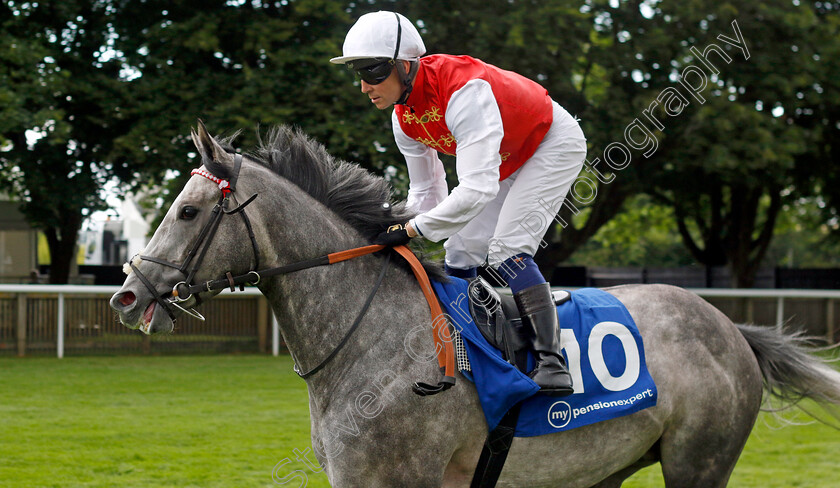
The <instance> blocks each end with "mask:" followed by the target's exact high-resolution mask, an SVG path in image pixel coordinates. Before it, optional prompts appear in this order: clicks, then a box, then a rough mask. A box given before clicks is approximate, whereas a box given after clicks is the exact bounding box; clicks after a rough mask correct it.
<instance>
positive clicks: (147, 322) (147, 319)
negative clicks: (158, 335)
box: [140, 301, 157, 335]
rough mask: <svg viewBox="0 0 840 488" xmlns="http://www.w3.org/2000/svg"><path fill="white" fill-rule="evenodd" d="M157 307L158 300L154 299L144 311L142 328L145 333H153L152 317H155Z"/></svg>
mask: <svg viewBox="0 0 840 488" xmlns="http://www.w3.org/2000/svg"><path fill="white" fill-rule="evenodd" d="M155 308H157V302H154V301H152V302H151V303H149V306H148V307H146V311H145V312H143V320H142V322H141V323H140V330H142V331H143V333H144V334H147V335H148V334H151V328H152V319H153V318H154V317H155Z"/></svg>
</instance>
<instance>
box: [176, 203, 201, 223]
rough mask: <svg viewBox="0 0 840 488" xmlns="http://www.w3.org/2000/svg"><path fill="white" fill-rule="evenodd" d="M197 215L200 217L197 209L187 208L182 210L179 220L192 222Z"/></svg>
mask: <svg viewBox="0 0 840 488" xmlns="http://www.w3.org/2000/svg"><path fill="white" fill-rule="evenodd" d="M196 215H198V209H197V208H195V207H190V206H186V207H184V208H182V209H181V213H180V214H179V215H178V218H179V219H182V220H192V219H194V218H195V216H196Z"/></svg>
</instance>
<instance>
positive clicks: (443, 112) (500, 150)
mask: <svg viewBox="0 0 840 488" xmlns="http://www.w3.org/2000/svg"><path fill="white" fill-rule="evenodd" d="M425 52H426V47H425V45H424V44H423V40H422V39H421V37H420V34H419V33H418V32H417V29H416V28H415V27H414V25H413V24H412V23H411V22H410V21H409V20H408V19H407V18H405V17H404V16H402V15H400V14H398V13H394V12H386V11H380V12H374V13H369V14H365V15H363V16H361V17H360V18H359V20H358V21H357V22H356V23H355V24H354V25H353V27H352V28H351V29H350V31H349V32H348V33H347V37H346V38H345V40H344V46H343V54H344V55H343V56H340V57H336V58H333V59H331V60H330V61H331V62H333V63H336V64H346V65H347V67H348V68H350V69H352V70H354V71H355V72H356V74H357V75H358V76H359V78H360V79H361V90H362V93H364V94H365V95H367V96H368V97H369V98H370V101H371V103H372V104H373V105H375V106H376V108H378V109H380V110H385V109H387V108H389V107H390V106H391V105H394V106H395V107H394V111H393V114H392V122H393V131H394V139H395V140H396V143H397V147H399V150H400V152H401V153H402V154H403V156H404V157H405V160H406V165H407V167H408V176H409V181H410V183H409V192H408V202H407V204H408V207H409V208H410V209H412V210H414V211H416V212H417V213H418V215H417V216H416V217H415V218H413V219H411V220H410V221H409V222H406V223H405V224H404V225H399V226H392V227H391V228H390V229H389V230H388V231H386V232H383V233H382V234H381V235H380V236H379V237H378V238H377V239H376V240H375V242H376V243H377V244H385V245H391V246H393V245H400V244H406V243H408V241H409V240H410V239H412V238H415V237H423V238H425V239H428V240H430V241H434V242H438V241H441V240H443V239H447V240H446V242H445V243H444V248H445V250H446V258H445V267H446V271H447V273H449V274H450V275H452V276H457V277H462V278H470V277H475V276H476V273H477V267H478V266H479V265H481V264H484V262H485V260H486V262H487V264H488V266H489V267H490V269H492V270H496V271H498V273H499V275H500V276H501V277H502V278H504V280H505V281H506V282H507V283H508V285H509V286H510V288H511V291H512V292H513V295H514V297H515V299H516V304H517V306H518V308H519V311H520V312H521V314H522V318H523V324H525V326H526V327H527V328H528V329H527V330H529V331H530V332H531V336H532V348H533V350H534V352H535V353H536V357H537V365H536V368H535V369H534V370H533V372H531V374H530V376H531V378H532V379H533V380H534V381H535V382H536V383H537V385H539V386H540V388H541V392H543V393H545V394H548V395H553V396H562V395H568V394H570V393H572V392H573V386H572V378H571V375H570V374H569V371H568V368H567V367H566V363H565V360H564V358H563V356H562V355H561V353H560V351H561V345H560V336H559V326H558V320H557V313H556V309H555V306H554V301H553V299H552V295H551V289H550V286H549V284H548V283H547V282H546V280H545V278H544V277H543V276H542V274H541V273H540V271H539V269H538V268H537V265H536V264H535V263H534V258H533V256H534V253H535V252H536V251H537V249H538V247H539V245H540V243H541V241H542V237H543V236H544V235H545V233H546V231H547V230H548V227H549V224H550V223H551V222H552V221H553V219H554V216H555V215H556V214H557V212H558V211H559V210H560V206H561V205H562V203H563V200H564V198H565V197H566V194H567V193H568V191H569V188H570V187H571V185H572V183H573V182H574V180H575V178H576V177H577V175H578V173H579V172H580V170H581V168H582V166H583V160H584V158H585V156H586V139H585V138H584V135H583V131H581V129H580V126H579V125H578V123H577V121H576V120H575V118H574V117H572V116H571V115H569V113H568V112H567V111H566V110H565V109H563V107H561V106H560V105H558V104H557V103H556V102H554V101H553V100H551V98H550V97H549V96H548V93H547V92H546V90H545V88H543V87H542V86H540V85H538V84H537V83H535V82H533V81H531V80H529V79H527V78H525V77H523V76H521V75H518V74H516V73H513V72H510V71H505V70H502V69H499V68H497V67H495V66H492V65H490V64H486V63H484V62H482V61H480V60H478V59H475V58H472V57H469V56H451V55H445V54H435V55H430V56H425V57H421V56H423V54H425ZM438 152H441V153H444V154H449V155H453V156H455V171H456V173H457V176H458V185H457V186H456V187H455V188H453V190H452V191H451V192H449V191H448V189H447V185H446V178H445V172H444V169H443V164H442V163H441V161H440V159H439V158H438V154H437V153H438Z"/></svg>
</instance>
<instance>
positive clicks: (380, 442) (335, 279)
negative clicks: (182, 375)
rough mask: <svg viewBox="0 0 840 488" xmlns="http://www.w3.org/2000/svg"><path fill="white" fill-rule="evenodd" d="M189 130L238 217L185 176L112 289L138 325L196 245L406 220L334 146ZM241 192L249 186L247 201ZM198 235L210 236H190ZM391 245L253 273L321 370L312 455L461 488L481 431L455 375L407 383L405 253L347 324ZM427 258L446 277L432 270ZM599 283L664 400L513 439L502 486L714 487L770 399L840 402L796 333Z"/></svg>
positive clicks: (423, 321)
mask: <svg viewBox="0 0 840 488" xmlns="http://www.w3.org/2000/svg"><path fill="white" fill-rule="evenodd" d="M193 141H194V143H195V146H196V148H197V149H198V153H199V154H200V156H201V158H202V163H203V168H202V169H204V170H207V171H208V172H209V173H212V174H213V175H216V176H217V177H219V178H221V179H225V178H230V177H231V176H232V175H233V174H234V172H235V171H234V166H235V165H238V163H239V162H241V170H237V171H236V172H238V175H236V176H235V178H236V179H237V184H236V185H237V187H236V192H235V193H234V194H233V197H232V200H233V203H232V205H231V207H230V209H229V210H230V211H231V214H234V213H247V217H248V219H243V218H238V217H237V216H236V215H229V216H226V217H224V218H223V219H221V220H220V221H219V223H218V227H217V229H216V231H214V232H212V233H209V234H207V233H204V232H202V229H204V228H205V227H207V225H205V224H206V223H207V222H210V221H211V218H212V213H213V212H212V211H211V209H212V208H213V207H214V204H215V203H217V202H218V201H219V198H220V191H219V186H218V185H217V184H216V183H214V182H211V181H210V180H209V179H208V178H206V177H202V176H201V175H196V176H193V177H192V178H191V179H190V180H189V181H188V183H187V184H186V186H185V188H184V190H183V191H182V192H181V194H180V195H179V196H178V197H177V199H176V200H175V202H174V203H173V205H172V207H171V209H170V210H169V212H168V213H167V215H166V216H165V218H164V220H163V221H162V223H161V225H160V227H159V228H158V229H157V231H156V232H155V234H154V237H153V238H152V239H151V241H150V242H149V244H148V246H147V247H146V249H145V250H144V252H143V254H144V255H145V256H147V257H150V258H151V259H143V258H135V259H134V260H133V261H132V263H131V267H132V270H133V271H136V272H131V273H130V275H129V276H128V278H127V279H126V281H125V284H124V285H123V287H122V288H121V289H120V291H119V292H117V293H116V294H115V295H114V297H113V298H112V300H111V306H112V307H113V309H114V310H115V311H116V312H117V313H118V315H119V318H120V320H121V321H122V323H123V324H125V325H126V326H128V327H130V328H142V329H143V330H144V331H145V332H146V333H168V332H171V331H172V330H173V318H174V317H177V316H178V315H179V314H180V313H182V312H181V310H179V309H174V314H171V315H170V313H167V310H168V309H165V308H166V307H164V305H165V304H166V303H168V302H172V301H174V299H173V297H172V294H173V293H172V292H171V291H170V290H172V289H173V286H174V285H175V284H176V283H179V282H183V281H184V274H187V271H184V267H183V266H181V269H180V270H179V269H176V268H178V266H177V265H175V266H173V265H171V264H172V263H184V262H186V261H189V260H190V259H191V258H190V256H189V254H191V251H192V252H193V253H195V250H196V249H198V250H199V253H201V254H202V255H203V260H202V261H201V263H200V266H197V267H194V271H193V272H192V273H191V274H192V275H193V276H192V277H191V280H189V281H195V282H197V283H198V282H203V281H212V280H217V279H219V278H220V277H223V276H225V275H226V274H227V273H231V274H230V275H228V276H241V275H246V274H248V272H249V271H251V270H253V269H254V268H255V266H257V265H259V266H260V268H261V269H263V268H275V267H281V266H285V265H289V264H290V263H296V262H300V261H305V260H308V259H311V258H313V257H315V256H321V255H324V254H328V253H331V252H334V251H340V250H344V249H351V248H356V247H360V246H366V245H369V244H370V239H371V238H372V237H373V236H375V235H376V234H377V233H378V232H379V231H381V230H382V229H383V228H385V227H387V226H388V225H389V224H391V223H394V222H404V221H406V217H407V215H406V210H405V208H404V207H403V206H402V205H401V204H394V205H391V206H390V207H389V206H387V205H385V206H383V203H385V202H388V201H389V200H390V198H391V190H390V187H389V185H388V184H387V182H386V181H385V180H384V179H382V178H380V177H376V176H374V175H372V174H370V173H369V172H367V171H365V170H363V169H362V168H360V167H359V166H357V165H354V164H350V163H347V162H343V161H338V160H336V159H334V158H332V157H331V156H330V155H328V154H327V152H326V151H325V150H324V148H323V147H322V146H321V145H319V144H318V143H316V142H314V141H312V140H311V139H309V138H308V137H306V136H305V135H304V134H302V133H300V132H299V131H297V130H293V129H290V128H287V127H278V128H274V129H271V130H269V131H268V133H267V135H266V137H265V140H262V141H260V144H259V146H258V148H257V149H255V150H254V151H253V153H251V154H248V155H246V156H245V157H244V158H242V157H241V156H240V157H239V161H237V156H236V153H235V151H234V150H233V149H232V147H231V141H232V138H228V139H220V140H216V139H214V138H213V137H212V136H211V135H210V134H208V133H207V131H206V129H205V128H204V126H203V124H199V127H198V129H197V131H194V132H193ZM251 195H258V197H257V198H256V199H254V200H248V201H247V203H248V204H249V205H248V206H247V208H241V207H242V205H243V204H245V203H246V198H247V197H250V196H251ZM236 205H239V206H240V207H238V210H239V211H238V212H234V211H233V210H234V207H235V206H236ZM246 220H247V222H246ZM200 233H201V234H203V235H199V234H200ZM249 236H253V243H252V242H250V241H251V239H249ZM199 240H202V241H205V243H204V244H202V245H201V246H198V244H197V241H199ZM383 256H384V254H383V253H378V254H370V255H367V256H363V257H359V258H356V259H352V260H348V261H344V262H341V263H339V264H334V265H329V266H318V267H311V268H306V269H301V270H298V271H294V272H290V273H287V274H278V275H276V276H273V277H263V278H262V279H261V280H260V281H259V283H258V287H259V289H260V291H261V292H262V293H263V294H264V295H265V296H266V298H267V299H268V301H269V302H270V303H271V306H272V308H273V310H274V313H275V314H276V316H277V317H278V321H279V323H280V324H281V325H280V327H281V332H282V336H283V340H284V341H285V343H286V345H287V347H288V349H289V351H290V353H291V354H292V356H293V358H294V361H295V362H296V364H297V365H298V367H299V368H300V370H303V371H307V370H311V369H313V368H315V367H316V366H317V365H322V366H323V368H322V369H320V370H319V371H318V372H317V373H316V374H313V375H311V376H309V377H308V378H307V379H306V384H307V388H308V392H309V409H310V416H311V432H312V446H313V449H314V451H315V454H316V456H317V458H318V460H319V461H320V463H321V464H322V466H323V467H324V470H325V472H326V474H327V476H328V478H329V481H330V483H331V485H332V486H336V487H354V488H357V487H362V486H364V487H438V486H445V487H464V486H469V483H470V479H471V477H472V473H473V470H474V468H475V466H476V462H477V460H478V457H479V454H480V452H481V448H482V445H483V443H484V440H485V438H486V436H487V426H486V423H485V420H484V417H483V414H482V411H481V407H480V405H479V402H478V398H477V395H476V391H475V389H474V387H473V386H472V384H471V383H470V382H469V381H467V380H465V379H464V378H462V377H461V376H460V374H459V375H458V377H457V383H456V384H455V385H454V386H453V387H452V388H451V389H449V390H447V391H445V392H442V393H439V394H437V395H434V396H424V397H421V396H418V395H416V394H415V393H413V392H412V390H411V385H412V384H413V383H414V382H415V381H418V380H419V381H426V382H432V383H434V382H435V381H436V380H437V379H439V378H440V370H439V367H438V364H437V362H436V361H435V360H434V342H433V337H432V331H431V316H430V312H429V307H428V306H427V303H426V301H425V299H424V296H423V294H422V292H421V289H420V287H419V286H418V284H417V281H416V279H415V277H414V275H413V274H412V273H411V272H409V271H408V270H407V269H406V268H405V267H404V266H401V265H400V264H399V262H398V261H399V258H394V260H393V262H392V263H391V264H389V265H388V266H387V268H386V270H385V272H384V278H383V279H382V281H381V286H380V287H379V289H378V291H377V292H376V294H375V296H373V299H372V301H371V302H370V304H369V308H368V310H367V312H366V314H365V315H364V318H363V319H362V320H361V322H359V323H358V325H357V327H358V329H357V330H356V331H355V333H353V334H352V335H349V336H348V334H347V332H348V330H349V329H350V327H352V325H353V323H354V321H355V319H356V318H357V317H358V316H359V313H358V312H359V311H360V310H361V309H362V307H363V306H364V302H365V301H366V297H367V296H368V295H369V293H370V291H371V290H372V289H373V287H374V284H375V282H376V281H377V279H378V277H379V276H380V274H381V272H382V269H383V264H382V263H383V261H384V259H385V258H384V257H383ZM192 262H195V261H194V260H193V261H192ZM162 263H170V264H169V265H167V264H162ZM427 267H428V269H429V270H430V271H431V272H432V273H433V274H434V277H436V278H438V279H440V278H441V276H440V274H439V269H438V267H437V266H435V265H433V264H429V263H427ZM188 271H189V270H188ZM436 273H437V274H436ZM222 280H224V278H222ZM143 281H146V282H147V285H144V283H143ZM187 284H189V283H187ZM181 286H184V285H183V283H182V285H181ZM176 289H177V287H176ZM606 291H608V292H609V293H611V294H612V295H614V296H615V297H617V298H618V299H619V300H620V301H621V302H622V303H624V305H626V307H627V309H628V310H629V312H630V314H631V315H632V316H633V318H634V319H635V321H636V323H637V324H638V326H639V329H640V331H641V334H642V336H643V339H644V342H645V350H646V352H647V357H646V360H647V365H648V368H649V370H650V373H651V375H652V377H653V379H654V380H655V382H656V385H657V388H658V392H659V396H658V403H657V405H656V406H655V407H652V408H649V409H646V410H643V411H640V412H638V413H635V414H632V415H628V416H625V417H621V418H617V419H614V420H609V421H605V422H601V423H597V424H594V425H589V426H584V427H580V428H577V429H573V430H571V431H567V432H561V433H556V434H550V435H545V436H540V437H532V438H516V439H515V441H514V442H513V446H512V448H511V451H510V454H509V457H508V459H507V463H506V465H505V467H504V470H503V471H502V474H501V477H500V479H499V482H498V485H497V486H500V487H518V488H521V487H601V488H605V487H617V486H620V485H621V483H622V482H623V480H624V479H626V478H627V477H629V476H630V475H631V474H633V473H634V472H635V471H637V470H639V469H641V468H643V467H645V466H648V465H651V464H653V463H656V462H659V463H661V466H662V472H663V475H664V479H665V483H666V486H668V487H697V488H710V487H721V486H725V485H726V484H727V481H728V479H729V477H730V475H731V473H732V470H733V468H734V466H735V463H736V462H737V460H738V457H739V455H740V453H741V450H742V449H743V447H744V444H745V443H746V441H747V437H748V436H749V434H750V431H751V430H752V427H753V424H754V422H755V420H756V417H757V415H758V412H759V409H760V407H761V406H762V405H763V404H764V403H763V402H764V401H766V400H768V399H770V398H776V399H779V400H781V402H780V403H781V404H783V405H785V406H790V405H794V404H796V402H797V401H798V400H800V399H802V398H805V397H810V398H813V399H814V400H816V401H817V402H820V403H822V404H824V405H826V406H829V407H831V406H835V405H837V404H840V374H838V373H837V372H836V371H834V370H833V369H832V368H830V367H828V366H827V365H825V364H824V363H823V362H822V361H821V360H818V359H816V358H815V357H814V356H812V355H811V354H810V353H809V352H808V349H807V348H806V347H805V346H804V345H803V339H802V338H801V337H799V336H797V335H796V334H789V333H786V332H783V331H781V330H779V329H777V328H765V327H756V326H747V325H735V324H733V323H732V322H731V321H730V320H729V319H728V318H727V317H726V316H725V315H724V314H723V313H721V312H720V311H718V310H717V309H715V308H714V307H713V306H711V305H710V304H709V303H707V302H706V301H704V300H703V299H701V298H700V297H698V296H696V295H694V294H692V293H689V292H687V291H685V290H683V289H680V288H676V287H672V286H664V285H639V286H635V285H634V286H619V287H614V288H609V289H607V290H606ZM214 293H217V291H215V290H214V291H210V292H206V291H205V292H203V293H196V294H195V295H193V296H189V297H188V298H187V299H186V300H185V301H183V302H182V303H181V304H180V305H179V308H182V309H185V310H189V309H190V308H191V307H192V306H194V305H195V301H196V300H197V299H205V300H206V299H208V298H210V297H211V296H212V295H213V294H214ZM183 297H184V295H183V294H182V299H183ZM340 345H343V347H341V348H340V350H339V346H340ZM336 351H337V352H336ZM328 357H329V358H331V360H330V361H328V362H326V363H324V359H325V358H328Z"/></svg>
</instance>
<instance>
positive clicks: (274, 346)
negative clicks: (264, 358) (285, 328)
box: [271, 312, 280, 356]
mask: <svg viewBox="0 0 840 488" xmlns="http://www.w3.org/2000/svg"><path fill="white" fill-rule="evenodd" d="M271 355H272V356H279V355H280V324H279V323H277V316H276V315H274V312H271Z"/></svg>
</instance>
